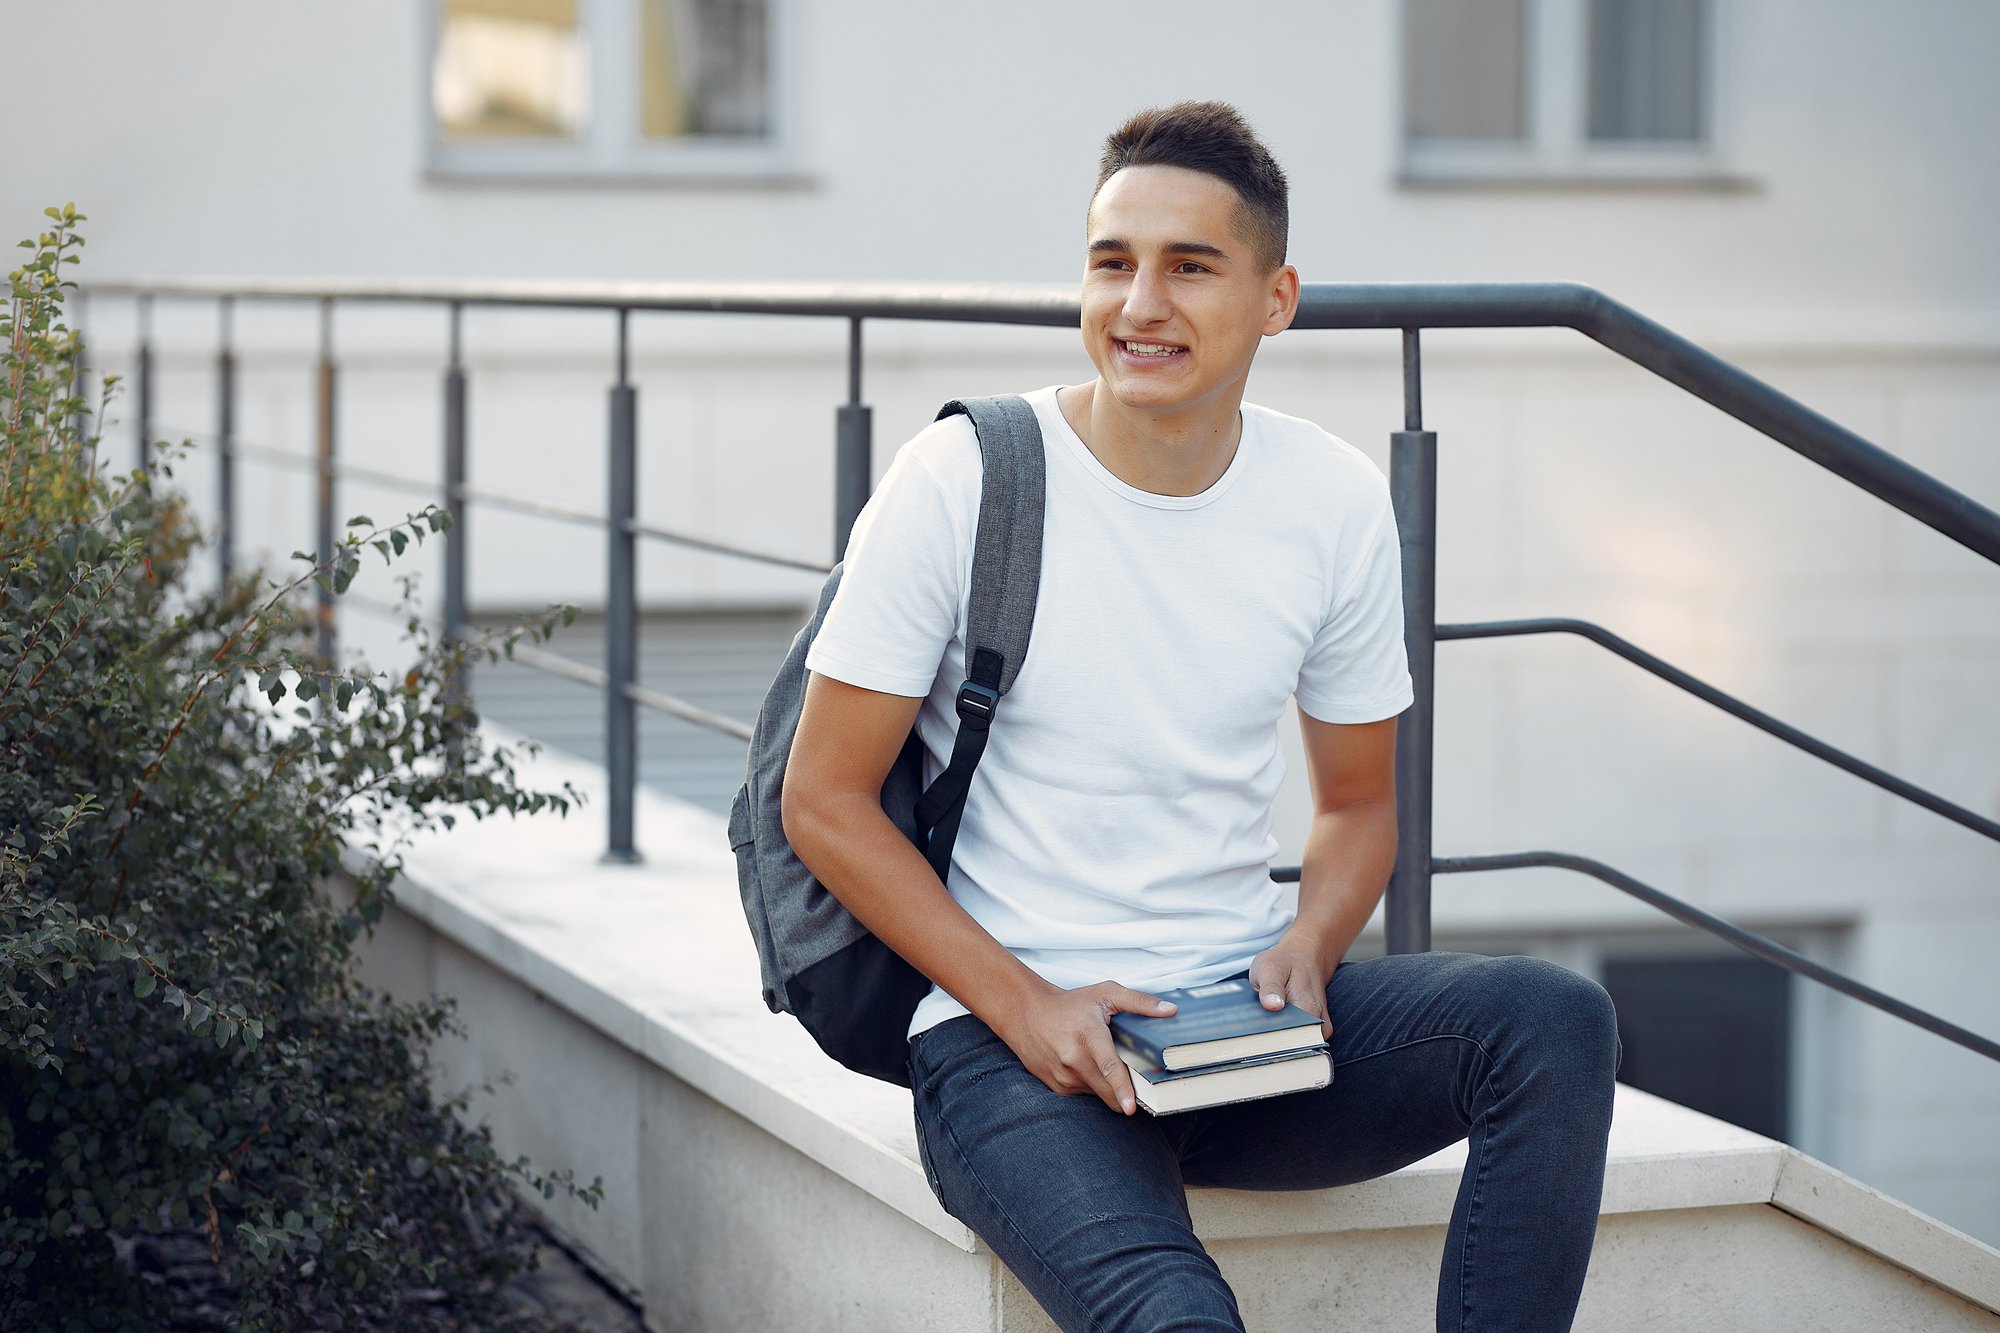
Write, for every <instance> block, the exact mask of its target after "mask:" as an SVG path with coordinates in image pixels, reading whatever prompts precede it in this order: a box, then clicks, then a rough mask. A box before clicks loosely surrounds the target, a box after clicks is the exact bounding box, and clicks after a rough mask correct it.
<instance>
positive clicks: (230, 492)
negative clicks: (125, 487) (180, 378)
mask: <svg viewBox="0 0 2000 1333" xmlns="http://www.w3.org/2000/svg"><path fill="white" fill-rule="evenodd" d="M234 308H235V302H234V301H233V300H232V299H231V298H230V297H227V296H225V297H223V298H222V301H221V303H220V304H219V305H218V306H217V307H216V315H217V325H218V333H219V337H218V339H217V343H218V349H217V351H216V354H215V492H216V494H215V508H216V515H217V517H216V539H215V555H216V565H217V570H216V573H217V576H218V578H219V581H220V583H221V585H222V588H223V590H224V591H225V592H226V591H227V590H228V588H229V583H230V580H231V579H232V578H234V577H235V575H236V352H235V349H234V347H233V345H232V335H233V333H234V330H233V329H232V327H231V316H232V315H233V313H234Z"/></svg>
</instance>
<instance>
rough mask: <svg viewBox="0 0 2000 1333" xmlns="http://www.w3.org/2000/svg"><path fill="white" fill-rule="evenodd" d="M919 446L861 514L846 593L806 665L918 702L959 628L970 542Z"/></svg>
mask: <svg viewBox="0 0 2000 1333" xmlns="http://www.w3.org/2000/svg"><path fill="white" fill-rule="evenodd" d="M917 453H918V451H917V449H916V447H915V444H914V443H913V444H912V445H911V446H909V447H906V448H905V449H904V450H903V451H902V453H900V454H898V455H897V457H896V461H895V462H894V463H893V464H891V465H890V468H889V471H888V473H887V474H886V475H885V476H884V477H883V478H882V482H881V484H880V485H879V486H878V487H876V489H875V494H874V495H873V496H872V497H870V499H869V501H868V503H867V505H866V506H865V507H864V508H863V509H862V511H861V515H860V517H859V518H858V519H856V520H855V524H854V532H853V535H852V536H851V537H849V539H848V543H847V557H846V560H845V561H844V562H843V565H842V569H841V576H840V589H839V591H838V592H836V593H835V594H834V599H833V605H832V606H830V607H828V608H827V613H826V619H825V620H824V621H823V622H822V623H821V625H820V631H819V634H818V636H817V637H816V638H815V639H814V640H813V646H812V649H811V651H810V652H808V653H807V655H806V668H807V669H808V670H810V671H813V672H816V673H818V674H819V675H822V676H831V677H833V678H834V679H835V680H839V681H844V682H846V683H847V684H849V685H855V686H859V687H860V688H861V689H864V690H876V691H878V692H880V693H883V694H900V695H904V696H906V697H911V698H922V697H924V696H926V695H928V694H929V693H930V691H931V683H932V682H933V681H934V680H935V679H936V678H937V671H938V664H939V663H940V662H941V661H943V659H944V654H945V649H946V647H947V646H948V645H949V644H950V643H951V640H952V637H953V636H954V635H955V634H956V633H957V631H958V618H959V609H960V604H961V602H962V601H963V600H964V598H963V586H964V573H963V571H964V570H965V568H966V567H967V564H966V562H967V561H968V560H969V559H970V552H971V545H970V542H969V539H968V536H967V534H966V532H965V530H964V525H963V523H962V520H961V519H960V517H959V516H958V515H957V514H956V513H955V511H954V506H953V505H952V504H951V502H950V499H949V497H948V496H947V494H946V492H945V490H944V488H943V487H942V486H941V485H940V483H939V481H938V479H937V478H936V477H935V476H933V475H932V473H931V471H930V469H929V468H928V467H927V466H926V465H925V464H924V462H923V460H922V459H921V458H919V457H918V456H917Z"/></svg>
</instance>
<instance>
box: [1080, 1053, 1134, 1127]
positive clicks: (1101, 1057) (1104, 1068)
mask: <svg viewBox="0 0 2000 1333" xmlns="http://www.w3.org/2000/svg"><path fill="white" fill-rule="evenodd" d="M1110 1047H1111V1043H1110V1041H1109V1040H1106V1041H1105V1042H1104V1043H1103V1047H1102V1049H1100V1048H1099V1045H1098V1043H1096V1042H1094V1041H1093V1042H1092V1043H1091V1056H1092V1060H1091V1063H1090V1065H1089V1068H1090V1070H1091V1072H1092V1073H1093V1074H1094V1075H1095V1077H1094V1078H1092V1079H1091V1080H1090V1086H1091V1089H1092V1090H1093V1091H1095V1092H1096V1093H1097V1095H1098V1097H1099V1099H1101V1100H1102V1101H1103V1102H1104V1104H1105V1105H1106V1106H1108V1107H1110V1108H1111V1109H1112V1110H1114V1111H1116V1112H1118V1113H1119V1114H1120V1115H1131V1114H1132V1113H1133V1112H1135V1111H1137V1110H1138V1109H1139V1099H1138V1098H1137V1097H1136V1096H1134V1095H1133V1093H1132V1071H1131V1070H1129V1069H1127V1068H1126V1067H1125V1062H1124V1061H1123V1060H1120V1059H1119V1058H1118V1053H1117V1052H1116V1051H1114V1050H1112V1049H1110Z"/></svg>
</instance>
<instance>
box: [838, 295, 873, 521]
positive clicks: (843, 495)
mask: <svg viewBox="0 0 2000 1333" xmlns="http://www.w3.org/2000/svg"><path fill="white" fill-rule="evenodd" d="M874 435H875V414H874V411H873V409H871V408H869V407H867V406H866V405H865V404H863V403H862V401H861V317H860V316H859V315H855V316H852V317H850V318H849V319H848V321H847V401H846V402H845V403H843V404H841V405H840V407H838V408H836V409H835V411H834V431H833V437H834V453H833V558H834V559H835V560H836V561H838V560H841V559H843V558H844V557H845V556H846V554H847V538H848V535H849V534H850V533H852V532H853V531H854V520H855V519H856V518H857V517H859V516H860V513H861V507H862V506H863V505H865V504H867V503H868V492H869V490H870V489H871V488H872V486H873V484H874V468H875V463H874V458H873V450H874Z"/></svg>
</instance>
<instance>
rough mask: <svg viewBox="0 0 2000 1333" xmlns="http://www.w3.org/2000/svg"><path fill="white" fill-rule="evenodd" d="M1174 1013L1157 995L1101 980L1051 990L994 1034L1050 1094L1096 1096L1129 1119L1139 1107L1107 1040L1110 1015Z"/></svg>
mask: <svg viewBox="0 0 2000 1333" xmlns="http://www.w3.org/2000/svg"><path fill="white" fill-rule="evenodd" d="M1173 1012H1174V1005H1173V1004H1172V1002H1171V1001H1167V1000H1162V999H1161V998H1160V997H1159V996H1157V995H1148V994H1146V993H1145V992H1144V991H1136V990H1133V989H1132V988H1131V987H1129V986H1121V985H1119V984H1118V983H1117V982H1115V981H1100V982H1098V983H1097V984H1096V985H1094V986H1080V987H1078V988H1077V989H1075V990H1057V989H1055V988H1053V987H1052V988H1050V989H1049V990H1047V991H1044V992H1042V993H1040V994H1038V995H1036V996H1035V997H1034V998H1032V999H1030V1000H1029V1001H1028V1002H1027V1003H1026V1004H1024V1005H1022V1006H1021V1007H1020V1008H1019V1009H1017V1010H1016V1011H1015V1012H1014V1014H1013V1015H1012V1016H1011V1020H1010V1021H1008V1022H1007V1023H1006V1024H1005V1025H1004V1026H998V1025H996V1027H995V1031H996V1032H997V1033H998V1035H999V1037H1000V1039H1001V1040H1002V1041H1004V1042H1006V1043H1007V1046H1008V1048H1009V1049H1010V1050H1012V1051H1013V1052H1014V1054H1015V1055H1016V1056H1018V1057H1019V1058H1020V1061H1021V1063H1022V1064H1023V1065H1025V1066H1026V1067H1027V1070H1028V1072H1029V1073H1031V1074H1033V1075H1034V1076H1035V1077H1036V1078H1038V1079H1040V1080H1041V1081H1042V1082H1043V1083H1045V1084H1047V1085H1048V1087H1049V1090H1050V1091H1052V1092H1059V1093H1061V1094H1062V1095H1063V1096H1065V1097H1069V1096H1074V1095H1076V1094H1078V1093H1095V1094H1096V1095H1097V1097H1098V1099H1099V1100H1101V1101H1102V1102H1103V1103H1104V1104H1105V1105H1106V1106H1108V1107H1110V1108H1111V1109H1112V1110H1114V1111H1118V1112H1120V1113H1122V1114H1124V1115H1131V1114H1133V1113H1134V1112H1135V1111H1137V1110H1138V1109H1139V1103H1138V1100H1137V1098H1135V1097H1134V1096H1133V1095H1132V1074H1131V1071H1130V1070H1128V1069H1126V1067H1125V1062H1124V1061H1123V1060H1121V1059H1119V1058H1118V1048H1117V1047H1116V1046H1115V1045H1114V1044H1113V1043H1112V1040H1111V1015H1113V1014H1119V1013H1124V1014H1145V1015H1146V1016H1147V1017H1149V1018H1164V1017H1166V1016H1167V1015H1169V1014H1171V1013H1173Z"/></svg>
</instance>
